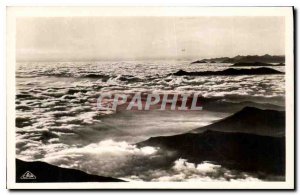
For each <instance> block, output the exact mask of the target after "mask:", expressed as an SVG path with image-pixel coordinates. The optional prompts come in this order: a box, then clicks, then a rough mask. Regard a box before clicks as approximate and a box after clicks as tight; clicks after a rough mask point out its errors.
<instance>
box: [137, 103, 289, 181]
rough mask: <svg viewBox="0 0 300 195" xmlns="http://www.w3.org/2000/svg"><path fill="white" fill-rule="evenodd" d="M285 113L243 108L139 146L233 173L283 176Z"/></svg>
mask: <svg viewBox="0 0 300 195" xmlns="http://www.w3.org/2000/svg"><path fill="white" fill-rule="evenodd" d="M284 134H285V113H284V112H282V111H274V110H261V109H257V108H252V107H245V108H244V109H242V110H241V111H239V112H237V113H235V114H233V115H231V116H229V117H227V118H225V119H222V120H220V121H217V122H215V123H213V124H211V125H208V126H205V127H201V128H198V129H196V130H193V131H191V132H188V133H184V134H179V135H174V136H164V137H163V136H161V137H152V138H150V139H148V140H146V141H144V142H141V143H139V144H138V146H154V147H160V148H161V149H162V150H166V151H169V152H171V153H173V154H174V156H173V157H172V158H173V159H178V158H184V159H187V160H188V161H189V162H192V163H197V164H198V163H201V162H203V161H210V162H213V163H216V164H220V165H222V166H224V167H227V168H231V169H234V170H241V171H247V172H251V173H254V174H258V175H259V177H261V178H262V179H263V177H265V176H266V175H268V174H271V175H277V176H283V175H284V174H285V135H284Z"/></svg>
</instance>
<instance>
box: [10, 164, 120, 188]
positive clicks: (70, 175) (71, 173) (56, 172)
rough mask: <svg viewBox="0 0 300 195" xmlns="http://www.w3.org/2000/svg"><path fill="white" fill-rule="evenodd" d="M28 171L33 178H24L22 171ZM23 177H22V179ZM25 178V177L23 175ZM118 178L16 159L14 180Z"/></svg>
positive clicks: (114, 180)
mask: <svg viewBox="0 0 300 195" xmlns="http://www.w3.org/2000/svg"><path fill="white" fill-rule="evenodd" d="M27 171H29V172H30V173H32V174H33V175H34V177H35V178H34V179H24V177H22V176H23V175H24V173H26V172H27ZM22 178H23V179H22ZM25 178H26V177H25ZM121 181H122V180H120V179H115V178H110V177H102V176H97V175H90V174H87V173H85V172H83V171H79V170H75V169H66V168H61V167H57V166H53V165H50V164H48V163H45V162H40V161H35V162H26V161H22V160H19V159H16V182H18V183H36V182H37V183H38V182H121Z"/></svg>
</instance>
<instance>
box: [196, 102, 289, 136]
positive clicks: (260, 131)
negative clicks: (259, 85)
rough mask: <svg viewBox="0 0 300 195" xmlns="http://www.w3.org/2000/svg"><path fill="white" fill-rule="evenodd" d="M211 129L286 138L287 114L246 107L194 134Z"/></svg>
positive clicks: (197, 130) (199, 129)
mask: <svg viewBox="0 0 300 195" xmlns="http://www.w3.org/2000/svg"><path fill="white" fill-rule="evenodd" d="M209 129H210V130H214V131H222V132H243V133H251V134H257V135H267V136H284V135H285V112H284V111H275V110H261V109H258V108H253V107H245V108H243V109H242V110H241V111H239V112H237V113H235V114H233V115H231V116H229V117H227V118H225V119H222V120H220V121H217V122H215V123H213V124H211V125H208V126H205V127H201V128H198V129H195V130H193V131H192V132H195V133H197V132H203V131H206V130H209Z"/></svg>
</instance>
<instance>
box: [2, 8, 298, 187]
mask: <svg viewBox="0 0 300 195" xmlns="http://www.w3.org/2000/svg"><path fill="white" fill-rule="evenodd" d="M293 12H294V10H293V7H7V36H6V39H7V68H6V69H7V130H6V131H7V188H9V189H120V190H122V189H249V190H250V189H294V171H295V164H294V150H295V148H294V147H295V145H294V140H295V138H294V135H295V133H294V27H293Z"/></svg>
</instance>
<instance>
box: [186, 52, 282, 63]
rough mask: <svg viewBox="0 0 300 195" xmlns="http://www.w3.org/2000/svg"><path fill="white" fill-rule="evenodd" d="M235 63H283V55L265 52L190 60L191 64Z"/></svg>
mask: <svg viewBox="0 0 300 195" xmlns="http://www.w3.org/2000/svg"><path fill="white" fill-rule="evenodd" d="M213 61H214V62H217V63H237V62H251V63H254V62H263V63H285V56H283V55H269V54H265V55H262V56H259V55H247V56H240V55H238V56H235V57H233V58H230V57H220V58H210V59H202V60H197V61H194V62H192V63H191V64H196V63H210V62H213Z"/></svg>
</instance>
